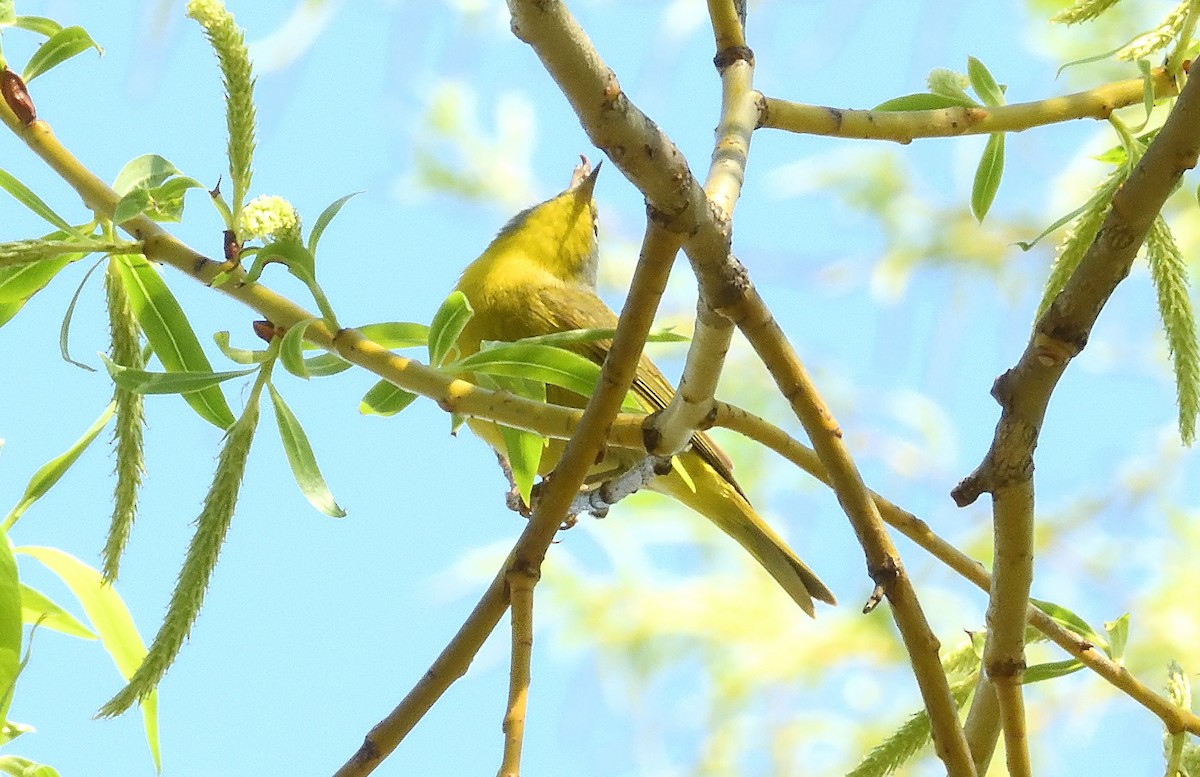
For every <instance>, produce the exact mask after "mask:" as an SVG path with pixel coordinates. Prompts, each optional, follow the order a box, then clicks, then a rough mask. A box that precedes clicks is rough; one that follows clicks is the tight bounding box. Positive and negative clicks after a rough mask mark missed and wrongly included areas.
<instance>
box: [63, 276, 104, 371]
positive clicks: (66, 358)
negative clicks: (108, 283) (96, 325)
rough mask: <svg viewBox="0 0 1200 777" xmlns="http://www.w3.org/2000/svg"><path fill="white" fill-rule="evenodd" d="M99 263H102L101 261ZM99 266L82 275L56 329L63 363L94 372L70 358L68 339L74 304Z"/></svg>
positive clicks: (91, 368) (92, 368) (94, 369)
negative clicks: (60, 323)
mask: <svg viewBox="0 0 1200 777" xmlns="http://www.w3.org/2000/svg"><path fill="white" fill-rule="evenodd" d="M100 261H104V260H103V259H101V260H100ZM99 266H100V262H96V263H95V264H93V265H92V266H91V268H89V269H88V271H87V272H86V273H84V275H83V280H81V281H80V282H79V285H78V286H76V287H75V293H74V294H72V295H71V303H70V304H69V305H67V312H66V313H65V314H64V315H63V320H62V326H60V327H59V328H58V351H59V353H60V354H62V358H63V361H65V362H67V363H68V364H74V365H75V366H76V367H78V368H80V369H82V370H87V371H88V372H95V371H96V368H95V367H91V366H88V365H86V364H84V363H83V362H77V361H75V360H74V359H72V358H71V349H70V346H69V344H68V339H69V337H70V333H71V318H72V317H73V316H74V315H75V304H76V303H77V302H79V295H80V294H81V293H83V287H84V285H86V284H87V282H88V278H91V277H92V273H94V272H96V268H97V267H99Z"/></svg>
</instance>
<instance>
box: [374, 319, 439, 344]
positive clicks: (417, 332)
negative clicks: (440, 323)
mask: <svg viewBox="0 0 1200 777" xmlns="http://www.w3.org/2000/svg"><path fill="white" fill-rule="evenodd" d="M358 331H359V333H360V334H361V335H362V336H363V337H367V338H370V339H371V340H374V341H375V342H376V343H379V345H381V346H383V347H384V348H389V349H396V348H415V347H417V346H421V345H427V344H428V343H429V327H427V326H425V325H424V324H414V323H411V322H409V321H388V322H384V323H381V324H367V325H366V326H360V327H358Z"/></svg>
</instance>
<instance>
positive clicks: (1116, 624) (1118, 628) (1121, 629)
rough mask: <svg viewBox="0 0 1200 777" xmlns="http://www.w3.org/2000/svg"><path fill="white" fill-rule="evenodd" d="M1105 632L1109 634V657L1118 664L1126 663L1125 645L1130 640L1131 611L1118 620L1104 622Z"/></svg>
mask: <svg viewBox="0 0 1200 777" xmlns="http://www.w3.org/2000/svg"><path fill="white" fill-rule="evenodd" d="M1104 633H1105V634H1107V635H1108V644H1109V649H1108V657H1109V658H1111V659H1112V660H1113V661H1115V662H1116V663H1117V664H1118V665H1124V663H1125V645H1126V644H1127V643H1128V642H1129V613H1125V614H1124V615H1122V616H1121V617H1120V618H1117V619H1116V620H1113V621H1107V622H1106V623H1105V624H1104Z"/></svg>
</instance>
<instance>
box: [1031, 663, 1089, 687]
mask: <svg viewBox="0 0 1200 777" xmlns="http://www.w3.org/2000/svg"><path fill="white" fill-rule="evenodd" d="M1080 669H1083V664H1082V663H1081V662H1079V661H1078V660H1076V659H1074V658H1068V659H1065V660H1063V661H1050V662H1048V663H1045V664H1034V665H1033V666H1031V667H1029V668H1028V669H1026V670H1025V677H1024V679H1023V680H1022V682H1024V683H1025V684H1026V685H1029V684H1030V683H1040V682H1041V681H1043V680H1052V679H1054V678H1056V677H1065V676H1067V675H1069V674H1073V673H1075V672H1078V671H1079V670H1080Z"/></svg>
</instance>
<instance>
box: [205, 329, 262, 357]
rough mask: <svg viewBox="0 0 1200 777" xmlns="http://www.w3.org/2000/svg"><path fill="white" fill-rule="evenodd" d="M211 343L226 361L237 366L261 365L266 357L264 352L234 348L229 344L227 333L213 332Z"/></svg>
mask: <svg viewBox="0 0 1200 777" xmlns="http://www.w3.org/2000/svg"><path fill="white" fill-rule="evenodd" d="M213 342H215V343H216V344H217V348H219V349H220V351H221V353H223V354H224V355H225V358H226V359H229V360H230V361H232V362H236V363H237V364H262V363H263V362H264V361H266V360H267V357H268V354H267V352H266V351H265V350H263V351H251V350H249V349H246V348H234V347H233V346H231V345H230V344H229V332H225V331H221V332H214V333H213Z"/></svg>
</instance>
